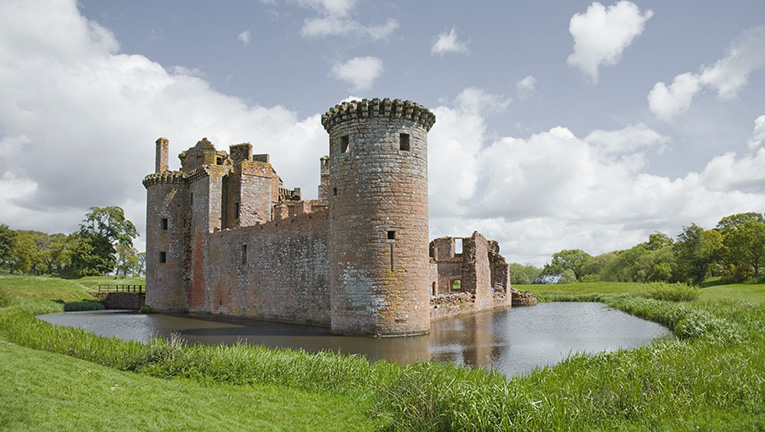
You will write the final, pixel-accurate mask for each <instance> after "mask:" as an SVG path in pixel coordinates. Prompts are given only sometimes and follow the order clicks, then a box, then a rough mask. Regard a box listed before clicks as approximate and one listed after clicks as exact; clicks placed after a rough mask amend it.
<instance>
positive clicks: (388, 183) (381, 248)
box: [143, 99, 511, 336]
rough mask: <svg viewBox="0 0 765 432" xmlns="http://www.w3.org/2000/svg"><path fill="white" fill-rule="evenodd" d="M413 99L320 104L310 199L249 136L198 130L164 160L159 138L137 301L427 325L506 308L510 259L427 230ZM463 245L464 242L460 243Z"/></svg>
mask: <svg viewBox="0 0 765 432" xmlns="http://www.w3.org/2000/svg"><path fill="white" fill-rule="evenodd" d="M435 120H436V119H435V115H434V114H433V113H432V112H430V111H429V110H428V109H426V108H424V107H422V106H421V105H418V104H416V103H413V102H409V101H401V100H398V99H396V100H390V99H372V100H367V99H364V100H361V101H352V102H344V103H341V104H339V105H336V106H335V107H333V108H331V109H330V110H329V111H328V112H327V113H326V114H324V115H323V116H322V119H321V123H322V125H323V126H324V128H325V130H326V131H327V133H328V134H329V156H324V157H322V158H321V160H320V169H321V184H320V185H319V194H318V199H316V200H302V199H301V191H300V189H292V190H290V189H286V188H285V187H284V185H283V183H282V180H281V179H280V178H279V176H278V175H277V174H276V171H275V170H274V168H273V166H272V165H271V163H270V158H269V156H268V155H267V154H255V155H253V153H252V145H251V144H249V143H245V144H238V145H232V146H230V148H229V152H228V153H226V152H225V151H219V150H217V149H216V148H215V147H214V146H213V144H212V143H210V142H209V141H208V140H207V139H206V138H205V139H202V140H201V141H199V142H198V143H197V144H196V145H195V146H194V147H192V148H190V149H188V150H187V151H185V152H183V153H181V154H180V155H179V158H180V160H181V168H180V171H170V170H169V168H168V146H169V141H168V140H167V139H166V138H159V139H158V140H157V142H156V170H155V172H154V173H152V174H149V175H148V176H146V177H145V178H144V180H143V184H144V186H145V187H146V190H147V221H146V222H147V223H146V239H147V240H146V243H147V244H146V304H147V305H148V306H150V307H151V308H153V309H156V310H159V311H166V312H195V313H211V314H223V315H232V316H246V317H253V318H258V319H263V320H273V321H282V322H292V323H301V324H312V325H320V326H328V327H331V330H332V332H333V333H336V334H360V335H382V336H384V335H411V334H421V333H427V332H428V330H429V327H430V320H431V319H432V318H440V317H445V316H453V315H456V314H461V313H465V312H469V311H474V310H482V309H489V308H494V307H509V306H510V304H511V296H510V292H509V291H510V283H509V272H508V266H507V263H506V262H505V260H504V258H502V256H501V255H500V254H499V247H498V245H497V243H496V242H493V241H488V240H486V239H485V238H484V237H483V236H481V235H480V234H478V233H474V234H473V235H472V236H471V237H468V238H464V239H455V238H451V237H444V238H440V239H436V240H434V241H433V242H432V243H429V242H428V177H427V175H428V166H427V134H428V131H429V130H430V128H431V127H432V126H433V124H434V123H435ZM459 243H461V250H459V249H460V248H459V246H460V245H459Z"/></svg>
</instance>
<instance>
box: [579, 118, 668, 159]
mask: <svg viewBox="0 0 765 432" xmlns="http://www.w3.org/2000/svg"><path fill="white" fill-rule="evenodd" d="M584 140H585V141H587V142H588V143H590V144H592V145H594V146H596V147H597V148H598V149H600V150H601V151H602V152H603V153H604V154H612V153H630V152H636V151H638V150H641V149H644V148H651V147H658V150H659V151H661V150H663V148H664V144H666V143H668V142H669V138H667V137H665V136H663V135H661V134H659V133H658V132H656V131H655V130H653V129H651V128H649V127H648V126H646V125H644V124H643V123H638V124H636V125H634V126H633V125H629V126H627V127H625V128H624V129H620V130H614V131H605V130H594V131H592V132H590V134H589V135H587V137H586V138H585V139H584Z"/></svg>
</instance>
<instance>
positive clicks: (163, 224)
mask: <svg viewBox="0 0 765 432" xmlns="http://www.w3.org/2000/svg"><path fill="white" fill-rule="evenodd" d="M162 231H167V218H162Z"/></svg>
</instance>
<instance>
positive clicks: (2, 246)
mask: <svg viewBox="0 0 765 432" xmlns="http://www.w3.org/2000/svg"><path fill="white" fill-rule="evenodd" d="M15 249H16V233H15V232H14V231H13V230H11V229H10V228H9V227H8V225H5V224H0V267H3V266H7V265H10V264H11V262H13V258H14V250H15Z"/></svg>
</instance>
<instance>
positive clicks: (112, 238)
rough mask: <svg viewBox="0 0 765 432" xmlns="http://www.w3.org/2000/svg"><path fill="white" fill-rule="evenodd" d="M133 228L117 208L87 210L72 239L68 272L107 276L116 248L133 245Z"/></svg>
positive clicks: (114, 259)
mask: <svg viewBox="0 0 765 432" xmlns="http://www.w3.org/2000/svg"><path fill="white" fill-rule="evenodd" d="M137 236H138V232H137V231H136V229H135V225H133V223H132V222H130V221H129V220H128V219H126V218H125V212H124V211H123V210H122V208H120V207H117V206H109V207H91V208H90V211H89V212H88V213H87V214H86V215H85V219H83V220H82V224H80V231H79V232H78V233H77V234H76V237H75V238H74V239H73V242H74V243H73V247H72V257H71V267H72V268H71V270H72V272H73V273H74V274H75V275H78V276H86V275H97V274H104V273H109V272H111V271H112V270H114V268H115V266H116V265H117V257H116V254H117V250H116V246H117V245H124V246H128V247H132V246H133V239H134V238H135V237H137Z"/></svg>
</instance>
